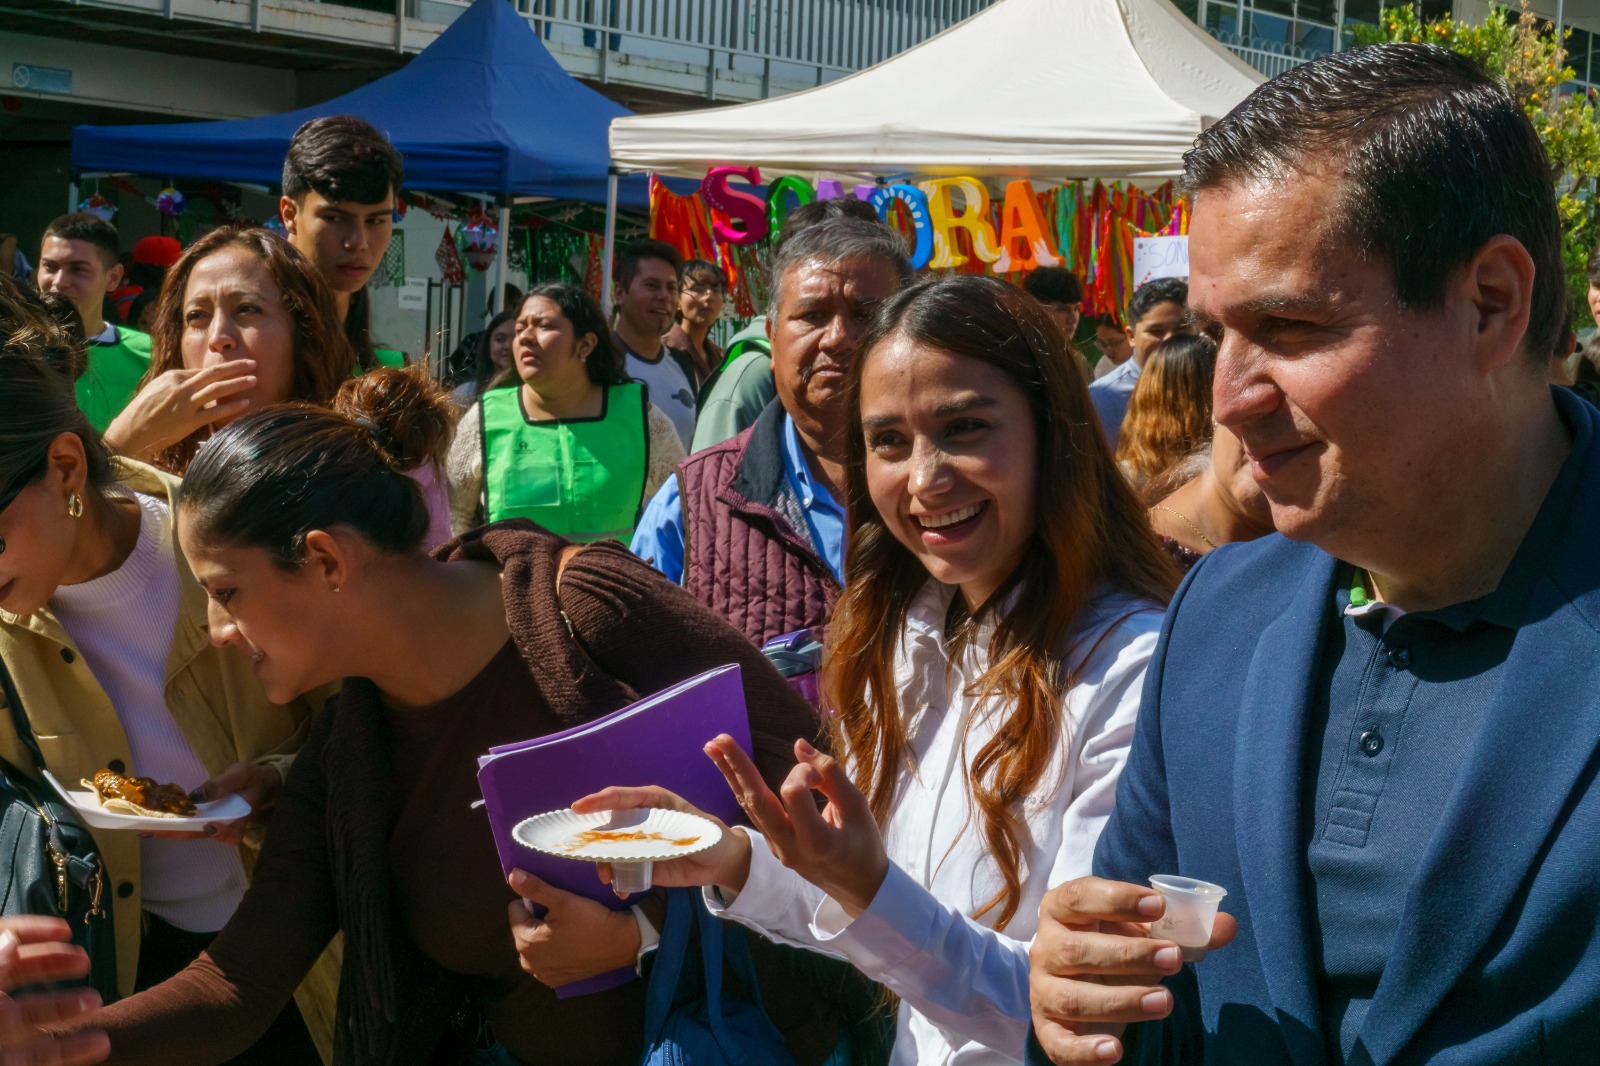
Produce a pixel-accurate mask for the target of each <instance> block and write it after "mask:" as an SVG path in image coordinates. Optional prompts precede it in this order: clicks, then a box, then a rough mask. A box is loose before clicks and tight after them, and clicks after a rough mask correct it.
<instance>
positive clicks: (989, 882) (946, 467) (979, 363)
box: [573, 276, 1177, 1066]
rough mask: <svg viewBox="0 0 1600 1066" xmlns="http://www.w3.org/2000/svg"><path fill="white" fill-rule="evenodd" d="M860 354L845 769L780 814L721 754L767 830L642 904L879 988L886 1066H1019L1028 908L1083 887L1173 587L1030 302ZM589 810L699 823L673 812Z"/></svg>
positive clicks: (726, 846)
mask: <svg viewBox="0 0 1600 1066" xmlns="http://www.w3.org/2000/svg"><path fill="white" fill-rule="evenodd" d="M860 351H861V352H862V355H861V356H860V358H859V359H858V360H857V362H856V364H855V365H854V366H853V367H852V368H851V371H850V377H849V401H848V402H849V407H850V428H849V433H850V439H849V441H848V447H849V461H848V462H847V464H846V470H847V471H848V477H849V481H848V486H847V496H848V503H849V521H848V526H849V531H848V537H847V541H848V543H849V551H848V554H847V557H846V564H845V565H846V572H845V586H846V587H845V592H844V595H843V597H842V598H841V599H840V601H839V604H838V607H837V608H836V611H835V614H834V618H833V621H832V624H831V626H830V629H829V634H828V646H827V654H826V657H825V666H824V686H825V693H826V698H827V702H828V704H829V706H830V707H831V708H832V709H833V710H834V712H835V714H836V717H835V720H834V721H835V726H836V728H837V730H838V733H839V739H840V745H839V749H838V750H842V751H843V752H845V757H844V760H843V763H842V764H841V763H838V762H835V761H834V760H833V759H831V758H829V757H827V756H825V755H822V754H820V753H818V752H817V751H815V750H813V749H812V748H811V747H810V746H809V745H806V744H804V743H803V742H802V743H799V744H797V745H796V750H795V754H796V758H797V760H798V761H797V765H796V766H795V768H794V770H793V771H792V772H791V773H790V776H789V778H788V780H787V782H785V784H784V786H783V788H782V790H781V794H774V793H773V792H772V791H771V790H769V789H768V788H767V787H766V786H765V785H763V784H762V783H761V779H760V777H759V775H758V774H756V773H755V771H754V768H753V767H752V766H751V765H750V762H749V760H748V759H747V758H746V757H745V756H744V755H743V754H742V753H741V752H740V751H739V749H738V748H737V747H736V746H735V745H734V744H733V743H732V741H731V740H729V739H728V738H726V737H719V738H718V739H717V740H716V741H713V742H712V743H711V744H709V745H708V746H707V753H708V754H709V755H710V756H711V757H712V758H713V759H714V760H716V762H717V764H718V765H719V766H720V767H721V768H722V770H723V772H724V773H725V774H726V775H727V776H728V779H729V782H730V784H731V785H732V787H733V789H734V791H735V793H736V794H737V795H738V796H739V797H740V802H741V804H742V805H743V806H744V808H745V811H746V812H747V813H748V814H749V815H750V818H751V821H752V823H753V824H754V825H755V827H756V831H750V830H737V831H733V832H729V833H726V834H724V836H723V840H722V842H720V843H719V844H717V845H716V846H714V847H713V848H711V849H709V850H707V851H704V852H701V853H699V854H697V855H695V856H692V857H690V858H686V859H680V860H677V861H676V862H674V863H670V864H661V863H658V864H656V867H655V873H654V879H655V883H656V884H658V885H673V884H678V885H704V886H708V888H707V892H706V902H707V905H708V906H709V907H710V908H711V910H712V913H714V914H717V915H719V916H721V917H724V918H729V919H733V920H735V921H738V922H741V923H743V924H745V925H748V926H750V927H752V928H754V929H756V930H758V931H760V932H762V933H764V934H766V935H767V936H769V937H772V938H774V939H777V940H782V941H785V942H788V943H791V944H796V945H799V946H801V947H806V948H810V949H812V950H816V951H822V952H826V953H828V954H832V955H837V956H841V957H843V958H845V959H848V960H849V961H850V962H851V963H853V964H854V965H855V966H856V967H857V968H858V969H860V970H861V971H862V972H863V973H865V974H867V975H868V976H870V977H872V978H874V979H876V980H879V981H881V982H882V983H883V984H885V985H886V986H887V987H888V988H890V989H891V990H892V991H894V992H895V993H896V994H897V995H898V996H899V997H900V1000H901V1006H900V1014H899V1018H898V1030H897V1033H896V1039H895V1046H894V1052H893V1059H892V1061H893V1063H895V1064H897V1066H910V1064H913V1063H915V1064H919V1066H920V1064H927V1066H932V1064H939V1066H945V1064H961V1066H969V1064H979V1063H983V1064H987V1063H1011V1062H1020V1061H1021V1060H1022V1056H1023V1046H1024V1042H1025V1039H1026V1036H1027V1030H1028V945H1029V943H1030V941H1031V940H1032V938H1033V934H1034V930H1035V926H1036V923H1037V914H1038V906H1039V901H1040V899H1041V897H1042V896H1043V895H1044V893H1045V891H1046V890H1047V889H1048V888H1049V887H1050V886H1052V885H1055V884H1058V883H1060V882H1062V881H1065V880H1068V879H1070V878H1073V877H1078V876H1081V875H1084V874H1087V873H1088V872H1089V869H1090V862H1091V859H1092V857H1093V852H1094V845H1095V841H1096V839H1097V838H1098V837H1099V834H1100V831H1101V829H1102V827H1103V826H1104V825H1105V822H1106V819H1107V817H1108V816H1109V815H1110V813H1111V807H1112V803H1113V801H1114V798H1115V793H1116V783H1117V778H1118V776H1119V774H1120V773H1121V770H1122V766H1123V763H1124V761H1125V759H1126V757H1127V752H1128V744H1129V741H1130V740H1131V738H1132V735H1133V724H1134V718H1135V716H1136V715H1137V713H1138V704H1139V695H1140V689H1141V687H1142V682H1143V677H1144V671H1145V666H1146V663H1147V662H1148V660H1149V657H1150V654H1151V652H1152V650H1153V649H1154V647H1155V642H1156V634H1157V630H1158V629H1159V627H1160V622H1161V612H1162V608H1163V605H1164V604H1165V603H1166V601H1167V598H1168V597H1169V596H1170V594H1171V591H1172V589H1173V587H1174V585H1175V584H1176V580H1177V578H1176V573H1175V571H1174V570H1173V569H1172V565H1171V563H1170V562H1169V560H1168V559H1167V558H1166V556H1165V554H1164V553H1163V552H1162V551H1161V549H1160V548H1159V546H1158V545H1157V542H1156V540H1155V539H1154V537H1153V535H1152V534H1151V532H1150V527H1149V523H1148V520H1147V519H1146V517H1145V514H1144V511H1143V509H1142V508H1141V507H1140V505H1139V503H1138V501H1137V500H1136V499H1135V498H1134V496H1133V494H1132V492H1131V491H1130V490H1129V489H1128V487H1127V485H1126V483H1125V482H1124V481H1123V479H1122V477H1121V476H1120V475H1119V474H1118V472H1117V468H1116V465H1115V463H1114V462H1113V460H1112V457H1111V454H1110V451H1109V450H1108V448H1107V446H1106V443H1105V441H1104V439H1103V437H1102V436H1101V435H1100V433H1099V430H1098V428H1097V424H1096V422H1095V419H1094V417H1093V412H1092V409H1091V407H1090V402H1089V396H1088V390H1087V385H1086V382H1085V381H1084V378H1083V374H1082V372H1081V371H1080V370H1079V368H1078V367H1077V366H1076V365H1075V363H1074V362H1073V360H1072V359H1070V358H1069V357H1068V355H1067V353H1066V352H1065V351H1064V350H1063V349H1062V346H1061V343H1060V341H1059V338H1058V337H1057V333H1056V331H1055V330H1054V327H1053V326H1052V324H1051V323H1050V321H1049V319H1048V318H1046V317H1045V312H1044V310H1043V309H1042V308H1041V307H1040V306H1039V305H1038V304H1037V303H1036V302H1035V301H1034V300H1033V299H1032V298H1031V297H1029V296H1027V295H1026V294H1024V293H1023V292H1021V291H1020V290H1018V289H1016V288H1014V287H1012V286H1010V285H1007V284H1006V283H1004V282H1002V281H997V280H995V279H991V278H983V277H973V276H956V277H952V278H946V279H937V280H930V281H927V282H924V283H922V284H919V285H917V286H914V287H912V288H910V289H907V290H906V291H904V292H903V293H901V294H899V295H898V296H896V297H894V298H892V299H891V300H889V301H888V302H887V303H886V304H885V305H884V307H883V308H882V309H881V310H880V312H879V315H878V318H877V321H876V323H875V324H874V326H873V328H872V330H871V332H870V333H869V334H868V335H867V337H866V338H865V339H864V340H863V343H862V346H861V349H860ZM1030 459H1031V461H1029V460H1030ZM814 790H815V791H818V792H821V793H822V794H823V796H824V797H825V798H826V799H827V801H828V804H827V807H826V808H825V809H824V810H823V811H822V812H820V813H819V812H818V811H817V808H816V805H815V802H814V797H813V791H814ZM573 806H574V807H575V808H578V809H580V810H587V809H605V808H610V809H618V808H627V807H661V806H667V807H676V808H678V809H691V808H688V807H687V806H686V805H685V804H684V803H683V801H682V800H680V799H678V798H677V797H675V796H673V795H672V794H671V793H668V792H665V791H664V790H661V789H657V788H639V789H635V788H616V789H609V790H607V791H606V792H602V793H599V794H597V795H595V796H590V797H585V799H583V800H580V801H579V802H578V803H575V804H574V805H573Z"/></svg>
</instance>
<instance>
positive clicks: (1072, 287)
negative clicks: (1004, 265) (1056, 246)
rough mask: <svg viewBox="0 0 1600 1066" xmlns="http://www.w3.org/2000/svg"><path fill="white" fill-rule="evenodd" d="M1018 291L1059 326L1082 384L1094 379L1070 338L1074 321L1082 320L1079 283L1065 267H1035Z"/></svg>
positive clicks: (1074, 325) (1081, 353)
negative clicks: (1036, 301) (1023, 293)
mask: <svg viewBox="0 0 1600 1066" xmlns="http://www.w3.org/2000/svg"><path fill="white" fill-rule="evenodd" d="M1022 291H1023V292H1025V293H1027V294H1028V295H1029V296H1032V297H1033V298H1034V299H1035V300H1038V301H1039V302H1040V303H1041V304H1043V305H1044V309H1045V310H1046V311H1048V312H1049V313H1050V317H1051V318H1052V319H1054V320H1055V324H1056V325H1057V326H1060V327H1061V332H1062V334H1063V335H1064V337H1065V339H1066V342H1067V347H1068V348H1069V349H1070V350H1071V351H1072V354H1073V355H1074V356H1076V357H1077V360H1078V368H1079V369H1080V370H1082V371H1083V377H1084V380H1085V381H1092V380H1094V370H1093V368H1091V367H1090V366H1089V360H1088V359H1087V358H1085V357H1084V354H1083V352H1081V351H1079V350H1078V346H1077V345H1076V344H1073V343H1072V335H1073V334H1075V333H1077V332H1078V320H1079V319H1080V318H1081V317H1083V282H1081V281H1079V280H1078V275H1076V274H1074V273H1073V272H1072V271H1070V270H1068V269H1067V268H1066V267H1039V268H1038V269H1036V270H1032V271H1030V272H1029V273H1028V276H1027V277H1025V278H1023V279H1022Z"/></svg>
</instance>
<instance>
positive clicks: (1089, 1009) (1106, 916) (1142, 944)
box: [1028, 877, 1238, 1066]
mask: <svg viewBox="0 0 1600 1066" xmlns="http://www.w3.org/2000/svg"><path fill="white" fill-rule="evenodd" d="M1166 910H1167V904H1166V900H1165V899H1164V898H1163V897H1162V895H1161V893H1160V892H1158V891H1156V890H1155V889H1154V888H1150V887H1147V886H1144V885H1133V884H1127V883H1124V882H1121V881H1106V880H1103V879H1101V878H1098V877H1080V878H1077V879H1076V880H1073V881H1067V882H1065V883H1064V884H1061V885H1057V886H1056V887H1055V888H1053V889H1051V890H1050V892H1049V893H1048V894H1047V895H1046V896H1045V898H1044V902H1043V903H1042V904H1041V906H1040V908H1039V932H1038V934H1037V935H1036V936H1035V937H1034V941H1033V949H1032V951H1031V953H1030V958H1031V963H1032V965H1031V973H1030V976H1029V980H1028V986H1029V992H1030V993H1031V998H1032V1001H1033V1024H1034V1031H1035V1033H1036V1034H1037V1036H1038V1038H1039V1043H1040V1046H1041V1047H1043V1048H1044V1050H1045V1053H1046V1054H1048V1055H1049V1056H1050V1059H1051V1061H1052V1062H1054V1063H1056V1066H1076V1064H1078V1063H1096V1064H1099V1063H1108V1062H1116V1061H1117V1060H1118V1059H1120V1058H1121V1057H1122V1041H1121V1039H1120V1038H1121V1036H1122V1034H1123V1032H1124V1031H1125V1030H1126V1029H1127V1027H1128V1025H1129V1024H1130V1023H1133V1022H1147V1021H1157V1020H1159V1019H1162V1018H1165V1017H1166V1016H1167V1015H1168V1014H1170V1013H1171V1012H1172V993H1171V992H1170V991H1169V990H1168V989H1167V988H1166V987H1165V986H1163V985H1162V984H1161V980H1162V978H1165V977H1169V976H1171V975H1172V974H1175V973H1177V972H1178V971H1179V970H1180V969H1182V968H1183V948H1181V947H1179V946H1178V945H1177V944H1175V943H1173V942H1172V941H1170V940H1156V939H1152V938H1151V936H1150V926H1151V924H1152V923H1154V922H1156V921H1158V920H1159V919H1160V918H1161V917H1162V916H1163V915H1164V914H1165V913H1166ZM1237 931H1238V924H1237V923H1236V922H1235V921H1234V920H1233V918H1232V917H1231V916H1229V915H1227V914H1218V915H1217V917H1216V922H1215V924H1214V925H1213V926H1212V930H1211V940H1210V943H1209V944H1208V945H1207V948H1208V950H1211V951H1215V950H1216V949H1218V948H1220V947H1222V946H1223V945H1225V944H1227V943H1228V942H1229V941H1231V940H1232V939H1233V937H1234V934H1235V933H1236V932H1237Z"/></svg>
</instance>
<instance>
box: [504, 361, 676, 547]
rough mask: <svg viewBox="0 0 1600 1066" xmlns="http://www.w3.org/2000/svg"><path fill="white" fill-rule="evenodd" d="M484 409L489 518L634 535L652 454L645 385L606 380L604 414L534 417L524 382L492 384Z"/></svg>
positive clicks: (578, 532)
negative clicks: (526, 405) (527, 410)
mask: <svg viewBox="0 0 1600 1066" xmlns="http://www.w3.org/2000/svg"><path fill="white" fill-rule="evenodd" d="M478 410H479V411H480V412H481V416H482V419H483V486H484V517H485V518H486V519H487V520H488V521H490V522H498V521H500V520H501V519H504V518H528V519H532V520H533V521H534V522H537V523H538V524H539V525H541V526H543V527H544V528H546V529H548V530H550V532H552V533H558V534H560V535H561V536H563V537H566V538H567V539H568V540H574V541H580V542H582V541H591V540H603V539H605V538H607V537H612V538H615V539H617V540H620V541H622V542H623V543H624V544H626V543H627V542H628V541H629V540H630V539H631V538H632V537H633V527H634V524H635V523H636V522H637V521H638V520H639V507H640V504H641V503H642V502H643V500H644V484H645V471H646V468H647V463H648V461H649V457H650V439H649V438H650V424H649V418H648V416H647V415H646V413H645V412H646V404H645V394H644V387H643V386H641V385H638V384H635V383H631V382H630V383H629V384H626V385H608V386H606V391H605V397H604V398H603V399H602V400H601V401H600V416H599V417H598V418H567V419H550V420H546V421H538V422H536V421H532V420H530V419H529V418H528V417H527V415H525V414H524V413H523V410H522V389H521V387H520V386H517V387H510V388H501V389H490V390H489V391H488V392H486V393H484V394H483V398H482V400H481V401H480V402H479V405H478Z"/></svg>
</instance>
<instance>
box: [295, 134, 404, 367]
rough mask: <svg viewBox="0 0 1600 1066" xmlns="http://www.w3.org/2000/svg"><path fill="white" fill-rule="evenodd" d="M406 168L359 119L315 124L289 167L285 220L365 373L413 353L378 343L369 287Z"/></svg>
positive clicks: (300, 139)
mask: <svg viewBox="0 0 1600 1066" xmlns="http://www.w3.org/2000/svg"><path fill="white" fill-rule="evenodd" d="M404 180H405V163H404V161H402V160H401V158H400V153H399V152H397V151H395V149H394V146H393V145H392V144H390V143H389V141H388V139H387V138H385V137H384V135H383V134H381V133H379V132H378V131H377V130H376V129H374V128H373V127H372V126H371V125H370V124H369V123H367V122H364V121H363V120H361V119H359V118H356V117H355V116H354V115H329V116H326V117H324V118H315V119H312V120H311V121H310V122H307V123H306V124H305V125H303V126H301V127H300V128H299V129H298V130H296V131H295V134H294V137H293V138H292V139H291V140H290V141H289V151H288V154H287V155H285V156H284V159H283V198H282V199H281V200H280V201H279V202H278V212H279V214H280V215H281V216H282V218H283V226H284V229H286V230H288V232H289V243H290V244H292V245H294V246H295V248H297V249H299V251H300V252H301V254H303V255H304V256H305V257H306V258H307V259H309V260H311V263H312V265H313V266H315V267H316V268H317V272H318V273H320V274H321V275H322V277H323V279H324V280H325V281H327V283H328V286H329V287H330V288H332V289H333V296H334V301H335V302H336V303H337V305H338V308H339V314H340V315H341V316H342V317H343V319H344V332H345V336H346V337H349V338H350V343H351V344H352V345H354V347H355V350H356V356H357V359H358V361H359V369H363V370H365V369H370V368H372V367H374V366H378V365H380V364H381V365H383V366H404V365H405V360H406V357H405V353H404V352H397V351H394V350H392V349H389V348H378V347H375V346H374V345H373V343H372V307H371V302H370V299H369V297H368V295H367V279H368V278H370V277H372V272H373V271H374V270H376V269H378V263H379V262H380V261H381V260H382V259H383V253H384V252H386V251H388V249H389V240H390V238H391V237H393V236H394V205H395V197H396V196H397V195H398V194H399V192H400V186H401V184H402V183H403V182H404Z"/></svg>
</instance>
